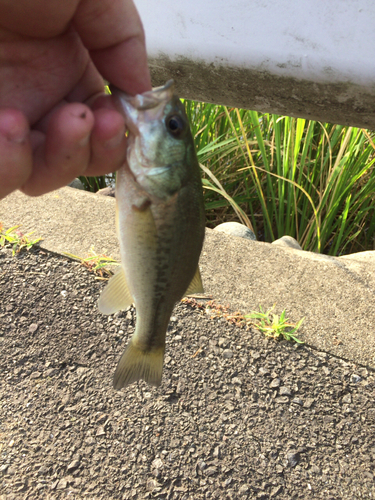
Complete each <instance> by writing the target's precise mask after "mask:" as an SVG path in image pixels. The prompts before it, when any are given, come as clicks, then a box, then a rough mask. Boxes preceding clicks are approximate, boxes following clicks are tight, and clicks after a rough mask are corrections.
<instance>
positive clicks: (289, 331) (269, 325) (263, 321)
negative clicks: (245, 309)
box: [245, 306, 305, 344]
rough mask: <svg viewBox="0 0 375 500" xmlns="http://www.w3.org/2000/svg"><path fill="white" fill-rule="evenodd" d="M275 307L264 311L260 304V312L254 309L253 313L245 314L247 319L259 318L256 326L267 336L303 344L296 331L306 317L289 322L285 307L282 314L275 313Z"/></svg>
mask: <svg viewBox="0 0 375 500" xmlns="http://www.w3.org/2000/svg"><path fill="white" fill-rule="evenodd" d="M272 311H273V307H272V308H271V309H269V310H268V311H266V312H264V311H263V309H262V307H261V306H259V312H257V311H253V312H252V313H251V314H247V315H245V319H246V320H254V319H255V320H257V321H256V322H255V326H256V328H258V330H260V331H261V332H263V333H264V334H265V336H266V337H272V338H273V339H276V340H281V339H285V340H289V341H293V342H296V343H297V344H303V343H304V342H302V340H299V339H298V338H297V337H296V335H295V333H296V332H297V330H298V329H299V327H300V326H301V325H302V322H303V320H304V319H305V318H302V319H301V320H300V321H298V323H297V324H294V323H289V320H288V319H287V318H286V317H285V314H286V313H285V309H284V311H283V312H282V313H281V314H280V316H279V315H278V314H274V313H273V312H272Z"/></svg>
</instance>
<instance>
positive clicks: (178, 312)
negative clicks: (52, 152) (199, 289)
mask: <svg viewBox="0 0 375 500" xmlns="http://www.w3.org/2000/svg"><path fill="white" fill-rule="evenodd" d="M102 287H103V282H102V281H99V280H97V279H96V278H95V276H94V275H93V274H91V273H89V272H88V271H87V270H86V269H85V268H84V267H83V266H81V265H79V264H77V263H74V262H71V261H68V260H66V259H65V258H62V257H58V256H55V255H52V254H48V253H45V252H42V251H35V252H29V253H23V254H19V255H18V256H16V257H12V256H11V253H10V252H9V250H2V251H0V290H1V301H0V344H1V346H2V361H1V386H0V390H1V398H0V499H1V500H11V499H40V498H50V499H62V498H72V499H80V498H90V499H106V500H108V499H117V498H119V499H137V498H165V499H203V498H217V499H221V498H223V499H237V498H239V499H242V498H256V499H273V498H276V499H297V498H298V499H300V498H301V499H308V498H313V499H319V498H324V499H356V498H365V499H369V498H375V482H374V474H375V472H374V461H375V433H374V431H375V407H374V395H375V390H374V388H375V379H374V373H372V372H370V371H367V370H366V368H364V367H360V366H358V365H357V366H356V365H354V364H351V363H347V362H344V361H342V360H340V359H337V358H335V357H332V356H330V355H327V354H326V353H323V352H317V351H314V350H312V349H310V348H308V347H301V348H298V349H296V348H295V347H294V346H293V345H291V344H288V343H286V342H280V343H275V342H273V341H269V340H265V339H264V338H263V336H262V334H260V333H259V332H257V331H255V330H246V329H245V328H240V327H237V326H235V325H232V324H230V323H228V322H227V321H226V320H224V319H223V318H211V317H210V316H209V315H208V314H206V313H205V311H204V310H202V309H200V308H198V307H193V306H192V305H189V304H186V303H185V304H184V303H181V304H179V305H178V306H177V307H176V309H175V312H174V316H173V317H172V318H171V323H170V326H169V332H168V338H167V350H166V357H165V368H164V375H163V382H162V385H161V387H160V388H158V389H155V388H150V387H148V386H147V385H146V384H144V383H139V384H134V385H132V386H130V387H128V388H127V389H124V390H121V391H114V390H113V389H112V377H113V373H114V370H115V367H116V364H117V361H118V359H119V356H120V354H121V352H122V350H123V348H124V345H125V344H126V341H127V338H128V336H129V335H130V334H131V333H133V331H134V323H135V312H134V310H132V309H131V310H129V311H125V312H121V313H117V314H115V315H114V316H110V317H105V316H102V315H101V314H99V312H98V311H97V308H96V301H97V298H98V296H99V293H100V290H101V289H102Z"/></svg>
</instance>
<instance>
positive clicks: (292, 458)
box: [286, 451, 301, 467]
mask: <svg viewBox="0 0 375 500" xmlns="http://www.w3.org/2000/svg"><path fill="white" fill-rule="evenodd" d="M286 458H287V459H288V463H289V465H290V467H295V466H296V465H297V464H298V462H299V461H300V458H301V457H300V454H299V453H298V452H295V451H290V452H289V453H288V454H287V456H286Z"/></svg>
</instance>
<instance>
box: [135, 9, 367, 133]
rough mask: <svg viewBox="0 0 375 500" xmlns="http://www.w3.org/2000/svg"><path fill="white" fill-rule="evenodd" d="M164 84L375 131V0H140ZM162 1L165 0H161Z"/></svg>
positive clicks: (212, 98) (156, 77) (158, 78)
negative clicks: (171, 81)
mask: <svg viewBox="0 0 375 500" xmlns="http://www.w3.org/2000/svg"><path fill="white" fill-rule="evenodd" d="M136 4H137V7H138V9H139V12H140V14H141V17H142V20H143V23H144V27H145V31H146V38H147V47H148V53H149V61H150V67H151V72H152V77H153V83H154V84H155V85H161V84H163V83H165V81H166V80H167V79H169V78H174V79H175V81H176V85H177V90H178V92H179V94H180V95H181V96H182V97H186V98H194V99H197V100H202V101H208V102H216V103H220V104H227V105H230V106H238V107H244V108H249V109H256V110H259V111H268V112H274V113H279V114H288V115H291V116H301V117H306V118H313V119H317V120H323V121H330V122H336V123H342V124H348V125H349V124H350V125H355V126H361V127H366V128H372V129H375V57H374V55H373V50H372V46H373V43H374V39H375V28H374V26H375V4H374V3H373V2H372V1H371V0H357V1H356V0H352V1H351V2H342V1H341V0H331V1H330V2H323V1H318V2H317V1H313V0H279V1H275V0H273V1H270V0H253V1H249V0H247V1H244V0H232V1H231V2H227V1H220V0H206V1H204V2H202V1H198V0H191V1H189V2H186V1H182V0H180V1H178V0H159V2H158V3H157V7H154V8H152V9H151V8H150V3H149V1H148V0H136ZM154 5H156V4H154Z"/></svg>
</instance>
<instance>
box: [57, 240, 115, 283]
mask: <svg viewBox="0 0 375 500" xmlns="http://www.w3.org/2000/svg"><path fill="white" fill-rule="evenodd" d="M63 253H64V255H66V256H67V257H70V258H71V259H74V260H79V261H81V264H82V265H84V266H85V267H87V269H88V270H89V271H92V272H94V273H95V274H97V275H99V277H100V279H109V278H110V277H111V276H112V275H113V272H112V271H111V270H110V269H107V268H106V267H105V266H108V265H112V266H120V265H121V264H120V262H118V261H117V260H115V259H112V257H107V256H106V255H98V254H97V253H96V252H95V250H94V246H92V247H91V248H90V250H89V254H88V256H87V257H79V256H78V255H74V254H72V253H67V252H63Z"/></svg>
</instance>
